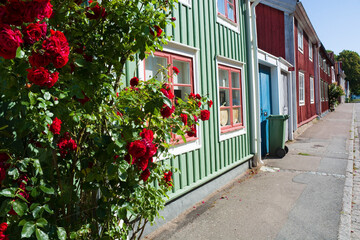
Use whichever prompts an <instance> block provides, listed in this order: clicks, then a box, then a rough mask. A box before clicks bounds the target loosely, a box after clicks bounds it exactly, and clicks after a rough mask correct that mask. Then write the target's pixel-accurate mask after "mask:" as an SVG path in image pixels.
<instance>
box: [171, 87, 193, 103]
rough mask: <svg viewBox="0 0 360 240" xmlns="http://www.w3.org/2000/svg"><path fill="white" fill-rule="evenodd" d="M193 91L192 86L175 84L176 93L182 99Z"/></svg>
mask: <svg viewBox="0 0 360 240" xmlns="http://www.w3.org/2000/svg"><path fill="white" fill-rule="evenodd" d="M190 93H191V87H182V86H174V95H175V96H176V97H178V98H181V99H182V100H185V97H186V96H188V95H189V94H190Z"/></svg>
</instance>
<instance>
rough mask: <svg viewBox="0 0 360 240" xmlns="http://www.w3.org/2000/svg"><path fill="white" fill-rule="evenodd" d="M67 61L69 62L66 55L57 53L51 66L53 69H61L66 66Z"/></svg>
mask: <svg viewBox="0 0 360 240" xmlns="http://www.w3.org/2000/svg"><path fill="white" fill-rule="evenodd" d="M68 61H69V58H68V55H61V54H60V53H59V54H56V56H54V57H53V64H54V67H55V68H62V67H63V66H65V65H66V64H67V62H68Z"/></svg>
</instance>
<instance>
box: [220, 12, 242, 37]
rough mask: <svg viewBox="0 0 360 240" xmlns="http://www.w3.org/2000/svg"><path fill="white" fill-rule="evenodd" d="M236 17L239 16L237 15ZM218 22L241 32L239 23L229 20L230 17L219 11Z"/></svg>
mask: <svg viewBox="0 0 360 240" xmlns="http://www.w3.org/2000/svg"><path fill="white" fill-rule="evenodd" d="M236 18H237V16H236ZM216 22H217V23H219V24H221V25H224V26H225V27H227V28H229V29H231V30H233V31H235V32H237V33H240V29H239V24H237V23H236V22H233V21H231V20H229V19H228V18H226V17H224V16H223V15H221V14H219V13H218V14H217V18H216Z"/></svg>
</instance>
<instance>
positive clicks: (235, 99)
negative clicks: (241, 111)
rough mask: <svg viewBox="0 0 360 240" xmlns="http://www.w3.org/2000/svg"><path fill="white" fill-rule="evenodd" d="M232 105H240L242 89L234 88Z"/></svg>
mask: <svg viewBox="0 0 360 240" xmlns="http://www.w3.org/2000/svg"><path fill="white" fill-rule="evenodd" d="M232 105H233V106H240V90H232Z"/></svg>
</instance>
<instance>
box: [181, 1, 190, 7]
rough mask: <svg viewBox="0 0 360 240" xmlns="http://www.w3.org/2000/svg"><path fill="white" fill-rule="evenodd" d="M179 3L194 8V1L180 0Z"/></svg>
mask: <svg viewBox="0 0 360 240" xmlns="http://www.w3.org/2000/svg"><path fill="white" fill-rule="evenodd" d="M179 3H182V4H183V5H185V6H188V7H192V0H179Z"/></svg>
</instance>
